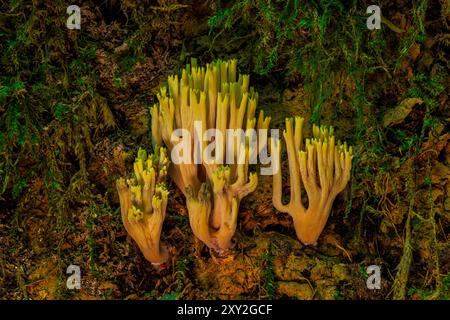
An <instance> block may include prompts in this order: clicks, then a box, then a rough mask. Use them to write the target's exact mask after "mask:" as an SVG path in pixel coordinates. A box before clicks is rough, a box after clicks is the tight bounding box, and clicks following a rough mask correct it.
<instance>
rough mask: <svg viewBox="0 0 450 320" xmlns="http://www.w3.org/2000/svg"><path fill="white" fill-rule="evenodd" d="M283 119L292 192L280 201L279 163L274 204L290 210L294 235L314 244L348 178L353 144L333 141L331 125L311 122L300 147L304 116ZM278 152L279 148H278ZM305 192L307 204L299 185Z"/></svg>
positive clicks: (306, 242) (275, 178)
mask: <svg viewBox="0 0 450 320" xmlns="http://www.w3.org/2000/svg"><path fill="white" fill-rule="evenodd" d="M293 122H294V121H293V119H292V118H290V119H286V130H285V131H284V132H283V135H284V140H285V142H286V146H287V154H288V161H289V170H290V187H291V196H290V202H289V203H288V204H286V205H285V204H283V203H282V186H281V181H282V177H281V166H280V170H278V173H276V174H275V175H274V176H273V205H274V206H275V208H276V209H278V210H279V211H281V212H286V213H289V215H290V216H291V217H292V219H293V220H294V227H295V231H296V233H297V237H298V238H299V240H300V241H301V242H303V243H304V244H307V245H309V244H315V243H316V242H317V239H318V238H319V236H320V234H321V233H322V230H323V228H324V227H325V224H326V222H327V220H328V216H329V214H330V211H331V207H332V205H333V202H334V199H335V198H336V196H337V195H338V194H339V193H340V192H341V191H343V190H344V188H345V186H346V185H347V183H348V181H349V179H350V172H351V166H352V157H353V156H352V148H351V147H350V148H348V147H347V144H346V143H344V144H341V143H340V142H338V143H337V144H336V143H335V138H334V136H333V128H331V127H330V128H327V127H323V126H322V127H317V126H315V125H314V126H313V139H306V145H305V148H304V150H302V127H303V118H300V117H296V118H295V127H294V128H293ZM278 152H280V148H278ZM302 185H303V187H304V188H305V190H306V194H307V195H308V208H307V209H305V206H304V205H303V203H302V195H301V192H302V190H301V188H302Z"/></svg>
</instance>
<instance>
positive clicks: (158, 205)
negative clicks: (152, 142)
mask: <svg viewBox="0 0 450 320" xmlns="http://www.w3.org/2000/svg"><path fill="white" fill-rule="evenodd" d="M168 165H169V161H168V159H167V156H166V150H165V149H164V148H157V150H156V152H155V153H154V154H151V155H150V156H148V157H147V153H146V152H145V150H142V149H141V150H139V152H138V156H137V158H136V161H135V163H134V176H133V177H132V178H130V179H128V180H127V181H126V182H125V180H124V179H123V178H120V179H118V180H117V190H118V192H119V199H120V209H121V213H122V221H123V224H124V226H125V229H126V230H127V232H128V234H129V235H130V236H131V237H132V238H133V240H134V241H136V243H137V244H138V246H139V248H140V250H141V251H142V253H143V254H144V257H145V258H146V259H147V260H148V261H150V262H151V263H152V264H154V265H158V264H161V263H164V262H166V261H167V259H168V250H167V248H166V247H165V246H163V245H161V243H160V236H161V229H162V226H163V222H164V218H165V215H166V206H167V197H168V194H169V192H168V191H167V189H166V186H165V183H164V181H165V178H166V175H167V168H168Z"/></svg>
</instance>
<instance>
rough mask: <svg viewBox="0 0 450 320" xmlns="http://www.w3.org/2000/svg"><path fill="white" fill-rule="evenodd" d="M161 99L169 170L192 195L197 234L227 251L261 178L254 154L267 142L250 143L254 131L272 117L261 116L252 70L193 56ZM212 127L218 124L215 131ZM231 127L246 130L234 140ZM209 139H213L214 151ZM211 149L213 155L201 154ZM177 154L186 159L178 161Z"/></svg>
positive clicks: (158, 132)
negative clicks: (252, 169)
mask: <svg viewBox="0 0 450 320" xmlns="http://www.w3.org/2000/svg"><path fill="white" fill-rule="evenodd" d="M158 100H159V104H156V105H155V106H154V107H153V108H152V109H151V115H152V136H153V140H154V143H156V144H162V143H164V144H165V145H166V146H167V147H168V149H169V151H170V152H171V156H172V165H171V167H170V169H169V174H170V176H171V177H172V179H173V180H174V182H175V183H176V185H177V186H178V188H179V189H180V190H181V191H182V192H183V193H184V195H185V197H186V202H187V209H188V212H189V221H190V225H191V228H192V230H193V233H194V234H195V235H196V237H197V238H198V239H200V240H201V241H202V242H204V243H205V244H206V245H207V246H208V247H210V248H211V249H213V250H215V251H216V252H218V253H219V254H225V253H227V252H228V250H229V249H230V247H231V246H232V242H231V240H232V237H233V235H234V233H235V230H236V224H237V215H238V210H239V203H240V201H241V199H242V198H243V197H245V196H246V195H248V194H249V193H251V192H253V191H254V190H255V189H256V186H257V183H258V179H257V175H256V173H249V170H248V165H249V158H250V155H251V154H253V152H254V151H255V149H258V150H261V148H262V147H264V146H263V145H261V143H260V144H259V145H258V146H257V147H255V146H252V144H250V143H249V141H250V140H251V138H252V136H251V131H252V130H253V132H254V129H255V126H256V127H257V128H258V129H267V128H268V127H269V123H270V118H266V117H264V114H263V113H262V112H261V113H260V115H259V118H258V120H256V118H255V110H256V105H257V100H258V94H257V93H256V92H255V91H254V90H253V88H249V76H248V75H239V76H238V75H237V61H236V60H229V61H220V60H219V61H216V62H214V63H211V64H208V65H207V66H206V68H204V67H202V68H200V67H197V66H196V61H195V60H193V62H192V64H191V65H188V66H187V67H186V68H185V69H183V70H182V74H181V78H179V77H178V75H174V76H169V78H168V89H167V88H166V87H162V88H161V90H160V93H159V95H158ZM176 129H183V133H182V136H181V137H179V136H176V135H173V132H174V130H176ZM209 129H215V130H213V133H212V135H211V136H208V131H211V130H209ZM227 129H234V130H241V131H240V133H242V134H238V135H237V137H236V139H235V138H234V137H233V139H232V141H233V142H230V140H229V139H228V136H227V132H226V131H227ZM235 132H236V131H235ZM203 133H205V136H203ZM198 135H201V136H199V137H198ZM196 136H197V139H195V137H196ZM225 137H227V138H226V139H225ZM205 139H206V140H209V141H211V142H212V144H213V148H211V150H208V149H209V148H210V146H206V143H205ZM235 140H237V141H235ZM196 141H200V142H198V143H197V142H196ZM234 142H236V143H234ZM180 146H182V151H180V150H181V149H180ZM205 151H209V152H210V155H211V156H210V157H204V156H202V157H201V159H198V158H199V157H198V155H199V154H201V155H203V154H204V152H205ZM174 154H175V157H179V158H182V159H184V160H183V161H180V162H177V163H175V162H176V161H175V160H174Z"/></svg>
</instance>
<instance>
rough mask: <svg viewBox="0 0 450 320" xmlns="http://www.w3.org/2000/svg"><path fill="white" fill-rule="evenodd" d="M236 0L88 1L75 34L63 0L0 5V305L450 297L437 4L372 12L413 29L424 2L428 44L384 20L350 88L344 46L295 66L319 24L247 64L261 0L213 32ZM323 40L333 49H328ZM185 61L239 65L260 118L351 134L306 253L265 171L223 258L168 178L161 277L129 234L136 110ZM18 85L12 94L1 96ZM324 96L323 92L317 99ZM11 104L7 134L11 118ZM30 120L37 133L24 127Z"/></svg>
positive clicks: (143, 120) (259, 25)
mask: <svg viewBox="0 0 450 320" xmlns="http://www.w3.org/2000/svg"><path fill="white" fill-rule="evenodd" d="M263 2H264V1H263ZM300 2H302V1H300ZM325 2H326V3H328V2H327V1H325ZM329 2H330V3H332V1H329ZM337 2H339V1H337ZM236 3H239V2H233V1H232V4H221V3H220V2H219V1H205V2H200V1H194V2H193V3H187V2H186V3H185V2H176V1H165V2H164V1H159V2H155V3H154V4H153V3H152V4H150V5H144V4H143V2H142V1H106V2H104V3H103V4H97V3H96V2H95V1H83V6H82V17H83V20H82V30H80V31H77V30H73V31H69V30H66V29H65V27H64V24H65V16H64V14H65V7H66V4H65V3H64V1H55V2H54V4H49V3H47V4H46V3H38V2H36V4H35V5H30V4H26V3H25V2H21V1H10V3H6V1H5V3H2V4H1V8H2V10H0V12H1V13H0V31H1V32H2V33H1V34H0V37H4V40H5V41H2V45H0V49H1V52H2V65H1V68H0V71H1V75H2V77H1V78H0V119H2V120H1V122H0V125H1V127H0V129H1V131H0V134H2V135H3V137H4V140H5V145H6V147H3V146H2V148H0V156H1V157H2V159H3V160H0V161H2V163H1V166H0V173H1V177H0V178H1V180H0V187H1V188H3V189H0V244H1V246H0V298H3V299H201V298H203V299H217V298H221V299H230V298H243V299H274V298H275V299H278V298H291V299H392V298H400V299H402V298H406V299H442V298H446V299H448V297H449V292H450V241H449V240H450V239H449V226H450V197H449V196H450V169H449V164H450V152H449V151H450V141H449V140H450V133H449V130H448V128H449V125H448V120H449V119H450V111H449V108H448V84H449V83H448V82H449V78H448V68H449V65H448V53H444V52H445V50H448V42H449V38H448V35H449V33H448V23H449V21H450V20H449V17H450V15H449V11H448V10H449V8H448V7H445V5H444V4H442V3H441V2H439V1H430V2H429V3H428V2H427V1H424V3H425V4H424V6H425V7H421V5H422V2H420V5H417V7H416V6H414V5H412V4H410V3H409V2H408V1H394V2H392V1H388V2H386V3H385V6H384V7H383V5H381V7H382V9H383V15H384V16H385V17H387V18H388V19H389V21H390V23H391V24H393V25H395V26H397V27H399V28H402V29H403V30H416V29H417V30H418V29H420V28H419V27H417V21H418V20H417V19H418V18H417V17H416V16H415V14H417V15H419V13H420V12H421V11H420V10H422V11H423V16H422V20H421V21H422V22H423V26H422V27H423V28H425V29H424V30H422V31H423V32H424V33H425V35H426V39H425V40H424V39H419V40H418V37H416V38H414V37H413V36H411V34H412V33H413V32H412V31H410V32H407V31H405V32H394V31H392V30H391V29H390V28H387V27H386V25H387V24H386V23H383V28H384V29H383V30H384V33H383V37H384V41H385V42H384V47H383V48H384V49H383V50H382V52H378V51H377V54H379V56H376V55H374V57H376V59H374V60H376V61H374V62H373V63H374V64H375V66H376V67H374V66H373V65H371V68H373V69H370V70H371V71H370V72H369V71H367V76H365V78H364V79H365V81H366V82H365V83H364V90H365V91H364V92H363V93H361V91H359V90H360V83H358V81H357V79H359V78H354V75H358V76H359V73H357V72H355V73H352V72H353V71H351V72H350V71H349V70H350V68H348V66H347V67H341V66H339V65H338V62H336V61H338V60H339V61H340V60H345V58H344V57H343V56H342V57H340V58H336V60H330V61H331V62H327V63H326V64H329V63H331V64H333V63H335V66H336V68H334V69H332V70H328V71H327V72H328V73H324V74H327V75H328V76H327V77H325V79H322V78H320V79H319V78H315V80H314V79H313V81H310V80H308V77H307V76H305V74H303V73H302V72H301V71H298V72H295V70H294V65H293V62H292V61H291V60H290V56H291V55H293V54H294V52H295V48H297V47H299V46H303V45H305V48H306V45H307V44H308V43H310V42H311V43H312V42H313V41H316V40H315V38H313V39H311V38H308V37H309V35H308V32H311V33H313V32H317V30H315V31H314V30H310V31H308V30H307V31H302V30H296V31H295V32H297V33H296V34H295V35H296V37H299V38H301V39H303V40H298V41H300V42H299V43H297V42H296V41H297V40H286V41H285V42H280V43H278V42H277V46H278V44H279V46H278V47H277V48H278V49H279V50H280V51H279V54H278V60H276V63H275V64H274V66H273V68H272V69H271V70H270V71H269V72H267V73H266V74H263V73H262V72H258V70H257V68H256V67H255V66H257V65H258V63H259V62H258V61H256V60H255V59H257V56H258V54H259V53H260V52H263V53H264V54H270V50H269V49H268V48H270V47H271V41H275V40H274V39H276V31H273V30H277V28H278V27H279V25H278V24H277V22H276V21H277V20H276V19H275V18H274V19H275V20H270V19H268V18H267V21H266V20H264V14H261V12H262V9H261V8H256V7H251V6H250V7H248V6H247V7H246V6H243V7H242V8H241V9H242V11H243V12H245V11H248V12H249V13H250V18H249V17H245V16H237V17H236V18H235V19H234V20H233V19H232V20H233V25H232V26H231V27H230V29H226V28H224V29H220V28H210V27H209V26H208V24H207V23H208V19H209V18H210V17H211V16H217V15H218V13H220V12H222V11H221V10H222V9H223V8H225V9H226V8H233V4H236ZM264 3H265V2H264ZM302 3H303V2H302ZM383 3H384V2H383ZM417 3H419V1H418V2H417ZM276 8H277V7H275V8H274V9H273V10H276ZM359 9H360V11H359V12H355V13H354V14H355V15H358V14H359V15H360V16H363V17H365V12H364V10H365V9H364V5H361V6H360V7H359ZM333 10H334V9H333ZM319 12H322V11H320V10H319ZM331 12H334V11H331ZM274 14H276V13H274ZM336 14H337V13H336ZM346 14H347V13H346ZM342 15H344V13H342V14H341V16H342ZM252 16H254V17H260V18H255V19H262V20H260V21H258V20H257V21H256V22H255V21H252V20H251V17H252ZM300 16H302V14H300ZM61 17H63V18H64V19H62V18H61ZM261 17H263V18H261ZM246 19H250V20H249V21H250V22H249V21H247V20H246ZM274 21H275V22H274ZM305 21H306V20H305ZM333 21H334V20H333V19H330V22H329V24H330V25H329V27H328V28H329V29H328V30H329V31H328V32H329V33H330V35H329V36H330V39H331V38H332V34H333V32H332V30H333V23H336V22H333ZM361 21H362V23H365V18H363V19H362V20H361ZM264 22H267V24H264ZM271 23H273V24H271ZM358 23H359V22H358ZM210 24H211V23H210ZM304 25H306V24H304ZM284 27H286V26H284ZM349 28H350V27H349ZM415 28H416V29H415ZM364 32H367V33H364V34H368V33H369V32H370V31H368V30H367V31H364ZM20 34H22V38H20V37H19V35H20ZM264 35H266V36H267V37H266V38H267V39H266V38H264ZM284 35H285V34H284ZM415 36H417V34H415ZM23 37H25V40H24V39H23ZM342 37H344V35H342ZM370 37H371V36H368V38H370ZM14 39H15V40H14ZM264 39H266V41H267V44H265V45H261V46H260V47H258V45H259V44H261V43H262V41H264ZM337 39H338V38H337ZM13 40H14V41H16V43H14V42H12V41H13ZM20 41H22V42H20ZM301 41H303V42H301ZM308 41H310V42H308ZM330 41H331V40H330ZM342 41H344V42H345V41H346V40H345V39H343V40H342ZM363 41H364V40H363ZM344 42H343V43H344ZM17 43H18V44H17ZM315 45H316V46H318V47H320V46H319V45H318V44H317V43H316V44H315ZM322 45H323V49H324V50H327V52H326V54H327V55H329V56H333V55H334V54H335V52H334V51H333V50H334V49H333V48H334V47H333V44H332V43H331V42H330V43H327V42H326V40H323V43H322ZM403 45H405V48H406V51H405V52H403V50H402V48H403V47H402V46H403ZM11 46H15V47H12V48H11ZM255 46H256V47H255ZM272 46H273V43H272ZM328 46H329V47H328ZM343 47H345V46H343ZM343 47H341V48H343ZM445 48H447V49H445ZM347 49H348V51H349V52H350V53H349V54H350V55H351V54H353V53H355V51H356V50H357V49H355V48H354V47H353V46H352V45H349V46H348V48H347ZM267 50H269V51H267ZM360 50H361V51H362V53H356V55H357V56H355V57H356V58H355V61H356V63H357V64H358V63H359V65H362V66H364V67H366V66H365V65H364V63H365V61H366V60H365V59H369V58H370V57H366V56H364V50H366V47H364V48H362V49H360ZM342 52H345V50H343V51H342ZM307 55H308V57H310V58H311V59H312V54H311V53H308V54H307ZM367 56H370V53H367ZM190 57H196V58H198V59H199V61H200V62H201V63H207V62H209V61H211V60H212V59H215V58H228V57H232V58H238V60H239V66H240V71H241V72H248V73H250V75H251V85H253V86H255V88H256V90H257V91H258V92H259V94H260V99H259V103H258V108H259V109H264V110H265V112H266V113H267V114H268V115H269V116H271V117H272V122H271V127H272V128H283V122H284V119H285V117H287V116H292V115H301V116H303V117H305V123H308V125H307V127H306V130H307V131H309V130H310V125H309V124H310V123H312V122H315V123H318V122H320V123H321V124H327V125H333V127H335V133H336V136H337V138H339V139H341V140H347V141H349V143H350V144H352V145H353V147H354V150H355V154H356V155H355V161H354V168H353V174H352V180H351V182H350V183H349V186H348V188H347V189H346V191H345V192H343V193H342V194H340V195H339V196H338V198H337V199H336V201H335V202H334V206H333V209H332V213H331V216H330V219H329V221H328V223H327V226H326V228H325V230H324V232H323V234H322V235H321V237H320V239H319V243H318V246H317V247H315V248H312V247H304V246H302V245H301V244H300V243H299V242H298V240H297V239H296V236H295V232H294V230H293V226H292V223H291V219H290V218H289V216H288V215H286V214H282V213H279V212H277V211H276V210H275V209H274V208H273V206H272V203H271V197H272V187H271V184H272V183H271V177H260V181H259V185H258V189H257V190H256V191H255V192H254V193H253V194H251V195H249V196H248V197H246V198H244V200H243V201H242V202H241V206H240V214H239V225H238V230H237V233H236V235H235V241H236V247H235V248H234V250H233V252H232V254H231V255H230V256H229V257H228V258H226V259H216V258H213V257H212V256H211V254H210V252H209V251H208V250H207V248H205V247H204V246H202V245H201V243H199V242H198V241H196V240H195V239H194V237H193V235H192V232H191V230H190V228H189V222H188V218H187V212H186V209H185V206H184V203H185V202H184V199H183V196H182V194H181V193H180V192H179V191H178V190H176V188H175V187H174V186H172V188H171V196H170V199H169V204H168V217H167V218H166V221H165V224H164V229H163V236H162V239H163V240H164V241H165V242H167V243H168V244H169V245H170V246H171V247H172V253H173V258H172V260H171V261H170V263H168V264H167V265H166V266H165V267H164V268H163V269H162V270H155V269H154V268H153V267H152V266H151V265H150V264H149V263H148V262H147V261H146V260H145V259H144V258H143V257H142V255H141V253H140V252H139V250H138V248H137V246H136V245H135V244H134V243H133V242H132V240H131V239H130V238H129V237H128V236H127V234H126V232H125V230H124V228H123V226H122V222H121V220H120V214H119V202H118V196H117V194H116V191H115V180H116V179H117V178H118V177H120V176H125V175H126V174H127V173H129V172H130V171H131V168H132V161H133V158H134V155H135V153H136V150H137V149H138V147H146V146H148V145H149V143H150V139H149V114H148V108H149V106H151V105H152V104H153V103H154V102H155V100H156V97H155V94H156V92H157V89H158V86H159V85H160V84H162V83H164V81H165V79H166V77H167V76H168V75H169V74H172V73H175V72H177V71H178V70H179V69H180V67H181V66H182V65H184V64H185V63H186V62H188V58H190ZM349 59H351V58H349ZM44 61H45V63H44ZM311 61H312V60H311ZM367 61H369V60H367ZM306 63H311V65H313V63H314V62H310V61H308V60H306ZM371 63H372V62H371ZM44 65H45V66H46V68H47V69H46V70H44V71H42V70H41V67H42V66H44ZM319 65H320V64H319ZM321 66H322V67H323V65H321ZM255 70H256V71H255ZM351 70H354V69H351ZM355 70H356V67H355ZM358 70H359V69H358ZM367 70H369V67H367ZM313 78H314V77H313ZM8 79H12V80H11V81H10V82H8ZM19 81H20V82H21V83H24V84H25V85H24V87H20V88H19V89H17V90H16V89H14V90H15V91H14V90H13V89H11V90H10V89H8V90H10V92H11V93H10V94H9V95H6V96H5V97H1V95H2V94H3V93H4V92H5V90H6V89H4V88H7V87H8V85H11V83H17V82H19ZM311 83H312V84H311ZM317 83H320V84H321V88H320V89H319V88H317V86H315V84H317ZM38 84H40V85H41V87H39V85H38ZM42 86H43V87H44V89H42ZM324 87H327V88H329V90H325V89H323V88H324ZM2 90H3V91H2ZM40 90H43V91H40ZM318 90H322V91H320V92H321V93H324V92H325V93H326V99H324V101H322V102H321V104H320V108H319V110H317V109H316V108H315V107H314V105H317V104H316V102H317V95H316V93H317V92H319V91H318ZM414 90H415V91H414ZM2 92H3V93H2ZM358 95H362V96H363V98H361V97H359V96H358ZM355 97H357V98H358V99H359V98H361V99H360V100H355V99H356V98H355ZM355 101H359V102H358V103H355ZM60 102H61V103H60ZM16 105H17V106H19V108H21V109H20V112H19V116H18V117H17V119H18V120H17V125H16V126H18V127H19V129H17V130H18V131H17V132H19V133H17V134H15V133H14V132H13V133H11V132H12V131H13V128H14V127H13V126H12V125H10V123H9V122H8V121H12V120H11V114H13V113H12V111H11V110H12V108H13V107H14V106H16ZM58 106H59V107H60V108H59V109H58ZM61 106H66V107H67V106H68V108H69V109H64V107H61ZM355 106H356V107H355ZM317 115H318V118H317ZM427 121H428V122H429V123H427ZM34 123H38V124H39V125H36V126H34ZM21 126H22V127H26V128H35V129H36V134H37V136H39V139H38V141H37V142H33V141H34V140H33V138H30V142H28V140H27V139H28V138H24V139H25V142H24V143H21V142H20V132H21V131H20V130H21V129H20V128H21ZM33 126H34V127H33ZM26 130H28V131H26ZM26 130H25V131H26V132H27V133H26V134H30V136H31V135H32V133H30V132H33V131H32V130H34V129H26ZM26 134H24V135H26ZM2 135H0V138H1V137H2ZM5 137H6V138H5ZM0 142H1V139H0ZM0 145H1V143H0ZM286 165H287V164H286V159H284V162H283V166H286ZM286 169H287V168H284V172H286V171H287V170H286ZM288 190H289V185H288V183H287V180H286V183H285V190H284V192H285V193H286V192H288ZM71 264H73V265H78V266H80V267H81V271H82V288H81V290H68V289H67V288H66V279H67V275H66V268H67V267H68V266H69V265H71ZM372 264H376V265H379V266H380V267H381V271H382V281H381V285H382V287H381V289H380V290H368V289H367V288H366V279H367V276H368V275H367V273H366V267H367V266H369V265H372Z"/></svg>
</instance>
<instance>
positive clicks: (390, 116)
mask: <svg viewBox="0 0 450 320" xmlns="http://www.w3.org/2000/svg"><path fill="white" fill-rule="evenodd" d="M422 102H423V100H422V99H420V98H408V99H405V100H403V101H402V102H400V104H399V105H398V106H397V107H395V108H394V109H391V110H388V111H387V112H386V113H385V115H384V117H383V125H384V126H385V127H387V126H391V125H396V124H399V123H401V122H402V121H403V120H404V119H405V118H406V117H407V116H408V115H409V114H410V113H411V111H412V109H413V108H414V106H415V105H416V104H419V103H422Z"/></svg>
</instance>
